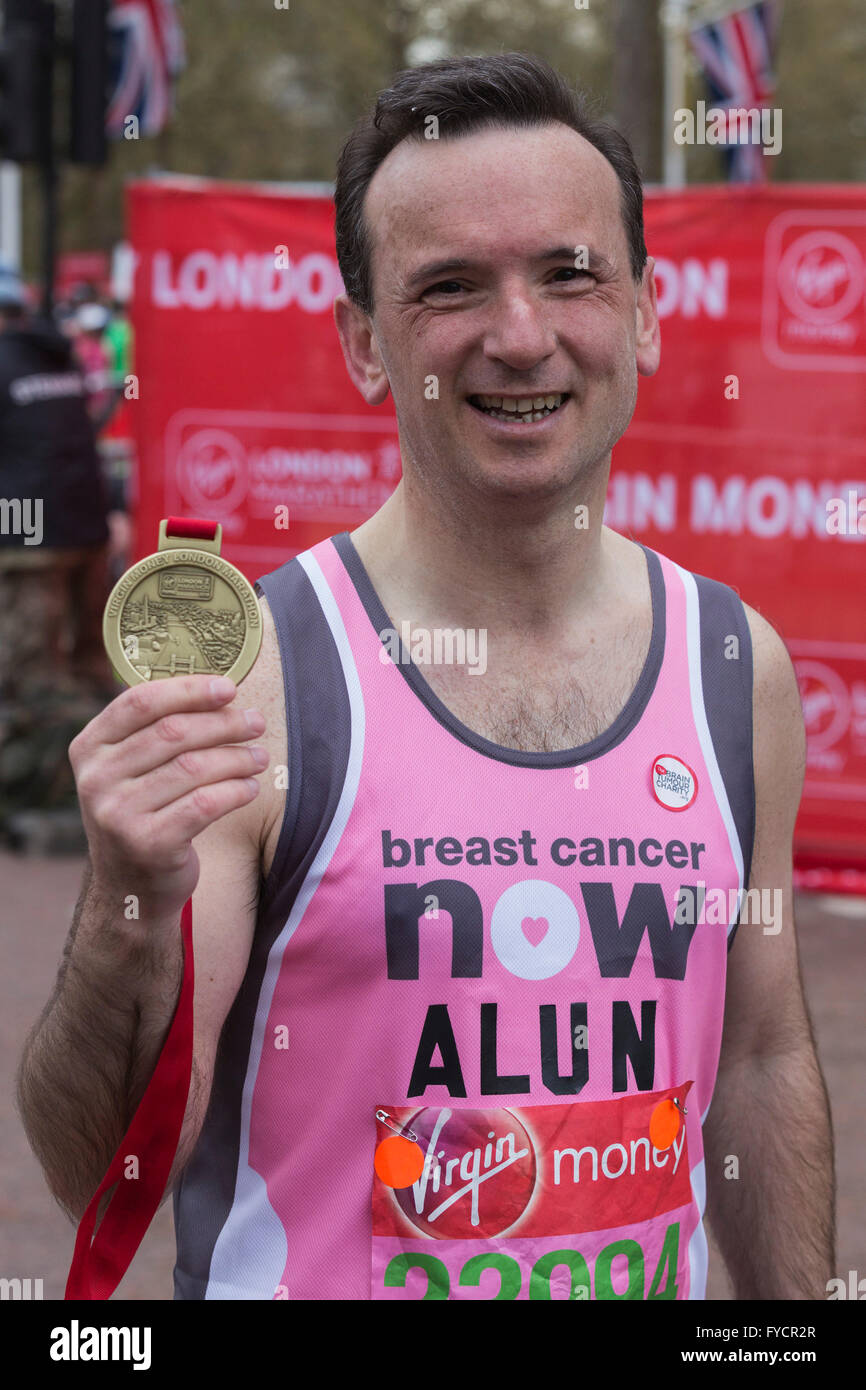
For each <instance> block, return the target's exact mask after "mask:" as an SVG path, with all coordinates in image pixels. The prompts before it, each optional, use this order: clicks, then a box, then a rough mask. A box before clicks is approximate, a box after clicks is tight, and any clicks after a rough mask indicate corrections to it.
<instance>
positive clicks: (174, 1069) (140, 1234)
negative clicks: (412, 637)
mask: <svg viewBox="0 0 866 1390" xmlns="http://www.w3.org/2000/svg"><path fill="white" fill-rule="evenodd" d="M180 931H181V937H182V940H183V980H182V982H181V987H180V994H179V996H178V1001H177V1007H176V1009H175V1012H174V1017H173V1019H172V1021H171V1027H170V1029H169V1032H168V1037H167V1038H166V1040H165V1042H164V1043H163V1047H162V1052H161V1053H160V1054H159V1060H158V1062H157V1064H156V1069H155V1071H154V1073H153V1076H152V1077H151V1078H150V1081H149V1083H148V1086H147V1090H146V1091H145V1093H144V1095H143V1096H142V1098H141V1101H140V1102H139V1105H138V1108H137V1110H136V1112H135V1114H134V1115H133V1117H132V1121H131V1122H130V1126H129V1129H128V1130H127V1131H126V1133H125V1135H124V1136H123V1139H122V1140H121V1142H120V1145H119V1147H118V1149H117V1152H116V1154H115V1155H114V1158H113V1159H112V1160H111V1166H110V1167H109V1169H108V1172H107V1173H106V1174H105V1177H104V1178H103V1179H102V1182H101V1183H100V1185H99V1187H98V1188H97V1189H96V1192H95V1193H94V1196H93V1200H92V1201H91V1203H90V1205H89V1207H88V1208H87V1211H86V1212H85V1213H84V1215H83V1216H82V1218H81V1221H80V1223H79V1226H78V1234H77V1236H76V1238H75V1250H74V1252H73V1256H72V1265H71V1268H70V1270H69V1278H68V1279H67V1281H66V1293H65V1295H64V1298H66V1299H93V1298H110V1297H111V1295H112V1294H113V1293H114V1290H115V1289H116V1288H117V1286H118V1284H119V1283H120V1281H121V1279H122V1278H123V1276H124V1274H125V1273H126V1271H127V1269H128V1268H129V1266H130V1264H131V1263H132V1260H133V1257H134V1255H135V1252H136V1250H137V1249H138V1247H139V1245H140V1244H141V1242H142V1240H143V1239H144V1235H145V1232H146V1230H147V1228H148V1226H149V1225H150V1223H151V1221H152V1220H153V1218H154V1216H155V1215H156V1212H157V1210H158V1209H159V1204H160V1202H161V1201H162V1197H163V1194H164V1193H165V1188H166V1184H167V1182H168V1178H169V1174H170V1172H171V1165H172V1163H173V1162H174V1156H175V1154H176V1153H177V1146H178V1142H179V1140H180V1136H181V1131H182V1129H183V1117H184V1115H185V1113H186V1102H187V1097H188V1095H189V1083H190V1077H191V1075H192V1052H193V1012H192V1003H193V986H194V983H195V977H194V968H193V954H192V898H189V899H188V900H187V902H186V903H185V904H184V908H183V912H182V913H181V918H180ZM132 1156H134V1157H136V1158H137V1159H138V1167H139V1176H138V1177H137V1178H127V1177H125V1176H124V1168H125V1167H126V1164H127V1161H128V1159H129V1158H130V1157H132ZM115 1183H117V1190H116V1191H115V1193H114V1195H113V1196H112V1198H111V1200H110V1202H109V1204H108V1208H107V1210H106V1212H105V1215H104V1216H103V1218H102V1221H101V1222H100V1225H99V1229H98V1231H97V1232H96V1235H95V1236H94V1235H93V1228H94V1226H95V1224H96V1213H97V1210H98V1208H99V1203H100V1200H101V1198H102V1196H103V1194H104V1193H105V1192H107V1191H108V1189H109V1188H110V1187H112V1186H113V1185H114V1184H115Z"/></svg>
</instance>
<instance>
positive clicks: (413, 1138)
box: [376, 1110, 418, 1144]
mask: <svg viewBox="0 0 866 1390" xmlns="http://www.w3.org/2000/svg"><path fill="white" fill-rule="evenodd" d="M376 1119H377V1120H381V1121H382V1124H383V1125H385V1126H386V1128H387V1129H393V1131H394V1133H395V1134H399V1136H400V1138H401V1139H408V1140H409V1141H410V1142H411V1143H413V1144H417V1143H418V1136H417V1134H413V1133H412V1131H411V1129H401V1128H400V1127H399V1126H398V1125H397V1124H396V1123H395V1122H394V1120H393V1118H392V1116H391V1115H389V1114H388V1112H387V1110H377V1111H376Z"/></svg>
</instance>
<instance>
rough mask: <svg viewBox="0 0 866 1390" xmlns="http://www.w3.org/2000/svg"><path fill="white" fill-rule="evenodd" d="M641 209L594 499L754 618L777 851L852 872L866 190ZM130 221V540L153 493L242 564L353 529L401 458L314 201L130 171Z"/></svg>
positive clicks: (862, 516)
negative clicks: (631, 355) (768, 636)
mask: <svg viewBox="0 0 866 1390" xmlns="http://www.w3.org/2000/svg"><path fill="white" fill-rule="evenodd" d="M646 221H647V237H646V239H647V245H648V247H649V250H650V253H651V254H652V255H653V256H654V257H655V258H656V280H657V284H658V292H659V314H660V318H661V327H662V366H661V368H660V370H659V372H658V374H657V375H656V376H655V377H653V378H651V379H649V380H646V379H641V382H640V387H639V398H638V407H637V410H636V412H635V417H634V420H633V422H632V424H631V425H630V427H629V429H628V431H627V433H626V434H625V436H624V437H623V439H622V441H621V442H620V444H618V445H617V447H616V450H615V452H614V460H613V470H612V474H611V482H610V488H609V492H608V505H607V510H606V513H605V520H606V522H607V524H608V525H610V526H613V527H614V528H616V529H617V530H621V531H623V532H624V533H626V534H630V535H633V536H635V537H638V538H640V539H641V540H643V541H645V542H646V543H647V544H648V545H650V546H653V547H654V548H656V549H658V550H661V551H662V552H664V553H665V554H667V555H670V556H671V557H672V558H673V559H675V560H677V561H678V562H679V563H680V564H682V565H684V566H686V567H687V568H689V569H692V570H694V571H696V572H697V573H699V574H706V575H710V576H712V577H713V578H717V579H721V580H724V581H725V582H726V583H729V584H732V585H733V586H734V587H735V588H736V589H737V590H738V591H739V592H740V594H741V596H742V597H743V599H744V600H745V601H746V602H747V603H749V604H751V606H752V607H754V608H756V609H758V610H759V611H760V612H761V613H763V614H764V616H765V617H767V618H768V619H769V620H770V621H771V622H772V623H773V624H774V625H775V626H776V627H777V628H778V630H779V631H780V633H781V634H782V636H783V638H784V639H785V642H786V643H787V646H788V649H789V651H790V652H791V655H792V658H793V659H794V663H795V666H796V668H797V672H798V678H799V680H800V687H801V693H802V697H803V706H804V711H805V716H806V727H807V734H808V769H807V774H806V784H805V790H804V796H803V802H802V806H801V811H800V816H799V820H798V823H797V841H796V843H797V853H798V863H799V864H801V865H803V866H807V865H812V866H825V867H826V866H830V867H831V868H833V867H835V868H841V867H842V866H844V865H851V866H856V867H859V868H861V869H863V868H866V622H864V616H863V596H864V587H866V586H864V577H866V550H864V547H866V443H864V440H866V390H864V372H866V296H864V288H866V188H863V187H856V186H848V185H839V186H814V187H813V186H798V185H788V186H774V187H769V188H761V189H739V190H738V189H732V188H727V187H718V188H716V187H711V188H702V189H695V190H691V191H687V192H684V193H677V194H669V193H663V192H660V191H649V192H648V194H647V202H646ZM129 239H130V241H131V242H132V245H133V247H134V249H135V252H136V256H137V269H136V278H135V290H134V297H133V318H134V326H135V330H136V370H137V373H138V376H139V392H140V394H139V400H138V401H137V402H136V403H135V407H134V411H135V417H136V431H137V438H138V442H139V457H140V480H139V491H140V496H139V499H138V505H137V511H136V520H137V527H138V530H137V534H138V544H137V551H136V558H138V557H139V556H141V555H143V554H146V553H148V552H149V551H150V550H152V549H153V548H154V546H155V543H156V535H157V530H158V524H159V521H160V519H161V518H162V517H165V516H167V515H169V514H171V513H177V514H188V515H194V516H201V517H213V518H214V519H217V520H219V521H221V522H222V524H223V536H224V543H223V553H224V554H225V555H226V557H227V558H228V559H229V560H231V561H232V562H233V563H234V564H236V565H238V567H239V568H240V569H242V570H243V571H244V572H245V573H246V575H247V576H248V577H249V578H250V579H253V578H256V577H258V576H259V575H260V574H264V573H266V572H267V571H268V570H271V569H273V568H275V567H276V566H277V565H279V564H280V563H281V562H282V561H284V560H286V559H288V558H289V557H290V556H292V555H294V554H297V553H298V552H299V551H301V550H304V549H306V548H307V547H308V546H310V545H312V544H314V543H315V542H316V541H318V540H321V539H323V538H324V537H325V536H328V535H332V534H333V533H334V532H336V531H340V530H345V529H352V528H353V527H355V526H357V525H359V524H360V522H361V521H363V520H364V519H365V518H366V517H367V516H369V515H370V514H371V513H372V512H373V511H375V510H376V508H377V507H378V506H380V505H381V503H382V502H383V501H384V500H385V498H386V497H387V496H388V494H389V492H390V491H391V490H392V488H393V487H394V485H395V483H396V481H397V479H398V478H399V476H400V454H399V448H398V440H397V424H396V419H395V416H394V412H393V404H392V402H391V401H390V400H389V401H388V402H386V404H385V405H383V406H381V407H378V408H371V407H369V406H367V405H366V404H365V403H364V401H363V400H362V398H361V397H360V395H359V394H358V393H357V391H356V390H355V388H354V386H353V385H352V384H351V382H350V381H349V378H348V375H347V373H346V369H345V365H344V362H343V357H342V353H341V350H340V346H339V343H338V340H337V336H336V331H335V328H334V324H333V318H332V312H331V306H332V303H333V299H334V296H335V295H336V294H338V293H340V292H341V290H342V280H341V278H340V274H339V270H338V268H337V263H336V256H335V253H334V214H333V204H332V201H331V199H330V197H328V196H326V195H320V196H315V195H302V196H299V195H298V194H297V193H292V191H291V190H287V189H282V188H279V187H278V186H267V185H233V184H222V183H211V182H208V181H205V180H197V179H164V180H157V181H154V182H146V183H145V182H142V183H134V184H132V185H131V186H130V189H129ZM834 882H835V883H836V886H838V887H844V886H846V880H844V879H843V878H841V877H838V878H836V879H831V880H830V881H829V883H828V880H826V878H825V879H824V880H823V885H824V886H830V885H831V884H832V883H834ZM847 883H848V884H849V885H850V884H851V883H858V884H860V885H861V888H860V891H862V884H863V879H862V877H860V878H849V879H848V880H847Z"/></svg>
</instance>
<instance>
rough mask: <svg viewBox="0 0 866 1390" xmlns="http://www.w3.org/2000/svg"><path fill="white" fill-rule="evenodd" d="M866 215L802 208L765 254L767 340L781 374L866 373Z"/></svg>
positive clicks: (780, 224)
mask: <svg viewBox="0 0 866 1390" xmlns="http://www.w3.org/2000/svg"><path fill="white" fill-rule="evenodd" d="M864 294H866V212H864V211H862V210H860V209H857V210H854V209H845V210H840V211H830V210H828V211H826V212H810V211H807V210H806V209H802V210H801V209H794V210H791V211H789V212H785V213H781V214H780V215H779V216H778V217H776V218H774V219H773V221H772V222H771V224H770V226H769V227H768V229H767V240H766V244H765V252H764V295H763V308H762V326H761V341H762V345H763V348H764V352H765V354H766V356H767V357H768V358H769V360H770V361H771V362H774V363H775V364H776V365H777V366H779V367H786V368H789V369H790V370H792V371H793V370H798V371H802V370H803V369H804V368H809V369H815V370H819V371H863V370H864V369H866V318H864V313H863V310H864Z"/></svg>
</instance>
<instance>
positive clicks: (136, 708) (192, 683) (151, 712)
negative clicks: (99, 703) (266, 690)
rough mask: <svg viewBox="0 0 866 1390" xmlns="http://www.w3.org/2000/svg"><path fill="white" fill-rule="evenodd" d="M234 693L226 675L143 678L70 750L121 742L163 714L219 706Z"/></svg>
mask: <svg viewBox="0 0 866 1390" xmlns="http://www.w3.org/2000/svg"><path fill="white" fill-rule="evenodd" d="M236 694H237V686H236V685H235V683H234V681H230V680H229V679H228V677H226V676H172V677H171V678H170V679H167V680H156V681H143V682H142V683H141V684H140V685H133V686H131V687H130V688H129V690H124V691H123V694H121V695H118V697H117V699H116V700H112V702H111V704H110V705H107V706H106V708H105V709H104V710H102V711H101V712H100V713H99V714H98V715H97V716H96V718H95V719H92V720H91V721H90V723H89V724H88V725H87V727H86V728H85V729H82V731H81V733H80V734H78V735H77V737H76V738H75V739H73V741H72V744H71V745H70V752H71V751H72V749H73V748H75V747H76V745H78V746H79V747H81V748H82V749H84V750H88V749H90V748H91V747H92V746H93V745H95V744H96V743H104V744H112V743H121V742H122V741H123V739H125V738H129V736H130V734H134V733H136V732H137V731H138V730H139V729H145V728H147V726H148V725H150V724H155V723H156V721H157V720H158V719H161V718H163V716H165V715H171V714H179V713H180V712H181V711H194V710H216V709H221V708H222V707H223V706H224V705H226V704H228V702H229V700H232V699H234V697H235V695H236Z"/></svg>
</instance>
